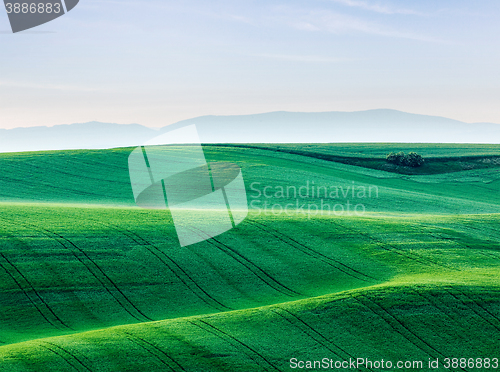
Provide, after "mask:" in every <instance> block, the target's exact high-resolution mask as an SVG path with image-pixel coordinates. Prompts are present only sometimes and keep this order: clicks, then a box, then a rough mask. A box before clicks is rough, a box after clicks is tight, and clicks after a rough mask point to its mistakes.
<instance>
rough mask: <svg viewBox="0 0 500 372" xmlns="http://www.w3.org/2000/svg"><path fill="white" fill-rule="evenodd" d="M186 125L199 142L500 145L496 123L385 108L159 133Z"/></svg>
mask: <svg viewBox="0 0 500 372" xmlns="http://www.w3.org/2000/svg"><path fill="white" fill-rule="evenodd" d="M189 124H196V125H197V128H198V132H199V134H200V137H201V138H202V141H204V142H207V143H225V142H229V143H232V142H234V143H242V142H247V143H328V142H422V143H500V125H499V124H492V123H476V124H470V123H464V122H461V121H458V120H452V119H448V118H444V117H439V116H428V115H418V114H409V113H406V112H401V111H396V110H387V109H379V110H368V111H356V112H318V113H301V112H271V113H266V114H256V115H238V116H202V117H198V118H194V119H189V120H184V121H181V122H178V123H176V124H172V125H169V126H167V127H164V128H162V131H167V130H169V129H170V128H175V127H181V126H184V125H189Z"/></svg>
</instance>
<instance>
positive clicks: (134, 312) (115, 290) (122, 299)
mask: <svg viewBox="0 0 500 372" xmlns="http://www.w3.org/2000/svg"><path fill="white" fill-rule="evenodd" d="M43 230H45V231H47V232H48V233H50V234H53V235H55V236H56V240H57V241H58V242H59V243H60V244H61V245H62V246H63V247H65V248H66V249H69V250H71V251H72V253H73V255H74V256H75V257H76V259H77V260H78V261H80V262H81V263H82V265H84V266H85V267H86V268H87V270H88V271H89V272H90V273H91V274H92V275H93V276H94V277H95V278H96V279H97V280H98V281H99V282H100V283H101V285H102V286H103V287H104V288H105V289H106V290H107V291H108V293H109V294H110V295H111V296H112V297H113V298H114V299H115V300H116V302H118V304H120V306H121V307H122V308H123V309H124V310H125V311H126V312H127V313H128V314H129V315H130V316H132V317H133V318H135V319H136V320H138V321H140V322H143V321H152V320H153V319H151V318H149V317H148V316H147V315H145V314H144V313H143V312H142V311H141V310H139V309H138V308H137V306H136V305H134V303H133V302H132V301H131V300H130V299H129V298H128V297H127V296H125V294H124V293H123V292H122V291H121V289H120V288H119V287H118V285H116V283H115V282H114V281H113V280H111V278H110V277H109V276H108V275H107V274H106V273H105V272H104V270H103V269H102V268H101V267H100V266H99V265H98V264H97V263H96V262H95V261H94V260H93V259H91V258H90V257H89V255H88V254H87V253H85V251H84V250H83V249H81V248H79V247H78V246H77V245H76V244H74V243H73V242H72V241H71V240H69V239H67V238H65V237H63V236H62V235H60V234H58V233H56V232H53V231H50V230H46V229H43ZM59 239H60V240H59ZM61 240H62V241H65V242H67V243H68V244H69V245H70V246H72V247H73V248H74V249H76V250H77V251H75V250H73V249H71V248H69V247H68V246H67V245H66V244H64V243H63V242H61ZM86 261H88V263H86ZM92 266H93V267H95V269H97V270H92V269H91V267H92Z"/></svg>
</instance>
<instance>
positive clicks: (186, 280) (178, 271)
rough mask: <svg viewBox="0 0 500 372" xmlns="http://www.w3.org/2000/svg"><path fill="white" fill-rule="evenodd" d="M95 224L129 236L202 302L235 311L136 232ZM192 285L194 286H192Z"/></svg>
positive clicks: (223, 309)
mask: <svg viewBox="0 0 500 372" xmlns="http://www.w3.org/2000/svg"><path fill="white" fill-rule="evenodd" d="M93 221H95V222H98V223H101V224H103V225H105V226H109V227H111V228H113V229H115V230H116V231H118V232H120V233H121V234H123V235H125V236H127V237H128V238H129V239H131V240H132V241H133V242H135V243H136V244H137V245H139V246H141V247H144V248H145V249H146V250H147V251H148V252H149V253H151V254H152V255H153V256H155V257H156V258H157V259H158V260H159V261H160V262H161V263H163V264H164V265H165V266H166V267H168V269H169V270H170V271H171V272H172V273H173V274H174V275H175V276H176V277H177V279H179V280H180V281H181V283H183V284H184V285H185V286H186V287H187V288H189V290H190V291H191V292H192V293H193V294H194V295H195V296H196V297H198V298H199V299H200V300H202V301H203V302H204V303H206V304H207V305H208V306H210V307H213V308H214V309H216V310H218V311H227V310H233V309H232V308H230V307H229V306H226V305H224V304H223V303H222V302H220V301H218V300H216V299H215V298H214V297H212V296H211V295H210V294H209V293H208V292H207V291H205V290H204V289H203V288H202V287H201V286H200V285H199V284H198V283H197V282H196V281H195V280H194V279H192V278H191V277H190V276H189V274H188V273H187V272H186V271H185V270H184V269H183V268H182V267H181V266H180V265H179V264H178V263H177V262H175V261H174V260H173V259H172V258H171V257H170V256H169V255H167V254H166V253H165V252H163V251H162V250H161V249H159V248H158V247H157V246H155V245H154V244H153V243H151V242H149V241H147V240H146V239H144V238H143V237H142V236H140V235H138V234H137V233H135V232H132V231H130V230H128V229H124V228H120V227H118V226H116V225H114V224H111V223H104V222H101V221H96V220H93ZM134 236H135V237H136V238H137V239H139V240H140V241H141V242H142V243H141V242H139V241H137V239H135V238H134ZM149 247H151V248H152V249H154V251H153V250H152V249H151V248H149ZM159 255H162V256H163V257H164V258H165V259H166V260H168V262H170V264H169V263H168V262H166V261H165V259H163V258H161V257H160V256H159ZM190 283H192V284H190Z"/></svg>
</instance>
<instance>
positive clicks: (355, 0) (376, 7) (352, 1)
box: [331, 0, 426, 16]
mask: <svg viewBox="0 0 500 372" xmlns="http://www.w3.org/2000/svg"><path fill="white" fill-rule="evenodd" d="M331 1H333V2H335V3H339V4H343V5H347V6H350V7H356V8H361V9H364V10H369V11H372V12H376V13H382V14H407V15H418V16H425V15H426V14H425V13H421V12H418V11H416V10H412V9H401V8H398V9H394V8H391V7H388V6H384V5H380V4H370V3H368V2H366V1H359V0H331Z"/></svg>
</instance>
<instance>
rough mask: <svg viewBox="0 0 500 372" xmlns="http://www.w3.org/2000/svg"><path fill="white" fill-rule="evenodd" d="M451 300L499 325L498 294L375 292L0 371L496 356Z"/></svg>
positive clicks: (93, 347)
mask: <svg viewBox="0 0 500 372" xmlns="http://www.w3.org/2000/svg"><path fill="white" fill-rule="evenodd" d="M450 291H451V292H453V293H457V292H460V293H467V296H468V297H470V298H473V299H474V300H473V302H474V303H476V304H477V305H478V306H482V307H484V308H488V312H489V313H490V314H491V316H492V317H494V318H495V319H498V318H499V317H500V292H499V291H498V287H485V286H463V285H455V284H451V283H450V284H447V285H444V286H443V285H441V284H438V283H437V282H436V283H435V284H432V285H431V284H419V285H416V286H415V285H406V286H399V285H396V286H385V287H379V288H377V287H372V288H367V289H358V290H354V291H351V292H342V293H339V294H336V295H328V296H322V297H318V298H312V299H306V300H299V301H294V302H290V303H284V304H281V305H278V306H268V307H261V308H257V309H248V310H239V311H231V312H226V313H221V314H216V315H209V316H202V317H200V316H197V317H189V318H182V319H173V320H165V321H160V322H153V323H142V324H136V325H126V326H119V327H114V328H109V329H106V330H98V331H92V332H85V333H81V334H75V335H70V336H62V337H56V338H50V339H44V340H37V341H29V342H24V343H20V344H14V345H7V346H0V371H9V372H10V371H16V370H23V369H22V368H25V366H27V365H28V366H30V367H31V368H27V369H24V370H25V371H42V370H44V369H43V368H46V367H47V366H48V365H50V366H51V367H50V370H51V371H71V370H77V371H88V370H90V371H100V370H106V371H124V370H148V371H169V370H172V371H200V370H203V371H276V370H278V371H287V370H289V369H290V367H289V360H290V359H291V358H297V359H298V360H321V359H322V358H325V357H326V358H329V359H333V360H349V358H354V359H355V358H369V359H372V360H380V359H382V358H383V359H385V360H392V361H393V362H395V361H398V360H422V361H424V363H425V362H426V361H427V360H428V358H430V357H432V358H435V357H439V358H440V359H441V360H442V358H444V357H464V358H477V357H483V358H484V357H490V358H493V357H497V354H496V353H497V352H498V344H499V342H500V333H499V332H498V330H497V329H496V328H495V327H492V326H488V323H487V322H486V320H485V318H484V314H478V311H477V309H474V308H471V306H470V303H467V302H466V305H464V300H465V299H457V298H455V297H454V296H452V295H450ZM39 345H44V346H45V347H39ZM49 349H50V350H49ZM83 351H84V352H83ZM118 355H119V356H120V357H117V356H118ZM21 356H22V357H21ZM70 366H71V367H70ZM359 370H360V371H366V370H369V369H366V368H360V369H359ZM456 370H464V371H472V369H469V368H467V367H465V368H463V369H460V368H457V369H456Z"/></svg>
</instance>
